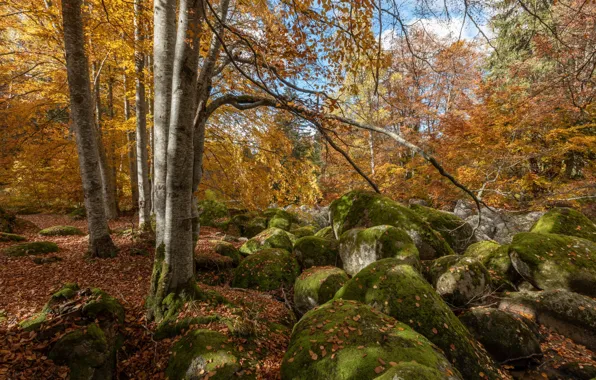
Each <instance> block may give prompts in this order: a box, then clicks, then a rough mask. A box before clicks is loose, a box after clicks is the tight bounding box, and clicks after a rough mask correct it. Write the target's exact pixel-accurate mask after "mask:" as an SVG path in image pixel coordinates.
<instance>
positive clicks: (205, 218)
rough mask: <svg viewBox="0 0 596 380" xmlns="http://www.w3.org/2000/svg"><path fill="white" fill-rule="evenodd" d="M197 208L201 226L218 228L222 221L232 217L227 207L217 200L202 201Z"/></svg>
mask: <svg viewBox="0 0 596 380" xmlns="http://www.w3.org/2000/svg"><path fill="white" fill-rule="evenodd" d="M197 208H198V211H199V223H200V224H201V226H211V227H218V226H219V224H218V223H219V222H220V221H221V220H222V219H226V218H229V216H230V214H229V212H228V208H227V207H226V205H225V204H223V203H221V202H218V201H215V200H210V199H206V200H201V201H199V202H198V203H197Z"/></svg>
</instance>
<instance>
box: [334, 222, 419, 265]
mask: <svg viewBox="0 0 596 380" xmlns="http://www.w3.org/2000/svg"><path fill="white" fill-rule="evenodd" d="M339 254H340V256H341V259H342V262H343V267H344V269H345V271H346V272H347V273H348V274H349V275H355V274H356V273H358V272H359V271H360V270H361V269H362V268H364V267H366V266H367V265H369V264H371V263H373V262H375V261H377V260H380V259H385V258H395V259H399V260H401V261H402V262H403V263H404V264H410V265H414V266H415V267H419V265H420V259H419V256H418V249H417V248H416V245H415V244H414V242H413V241H412V239H411V238H410V236H409V235H408V234H407V233H406V232H405V231H403V230H401V229H399V228H395V227H392V226H375V227H371V228H367V229H363V228H354V229H352V230H349V231H346V232H345V233H344V234H343V235H342V236H341V238H340V245H339Z"/></svg>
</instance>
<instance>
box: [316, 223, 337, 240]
mask: <svg viewBox="0 0 596 380" xmlns="http://www.w3.org/2000/svg"><path fill="white" fill-rule="evenodd" d="M315 236H316V237H322V238H325V239H329V240H335V234H334V233H333V228H332V227H331V226H327V227H324V228H321V229H320V230H318V231H317V233H316V234H315Z"/></svg>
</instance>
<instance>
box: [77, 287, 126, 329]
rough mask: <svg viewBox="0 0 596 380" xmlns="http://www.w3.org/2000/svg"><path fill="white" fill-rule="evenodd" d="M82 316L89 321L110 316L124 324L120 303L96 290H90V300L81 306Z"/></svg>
mask: <svg viewBox="0 0 596 380" xmlns="http://www.w3.org/2000/svg"><path fill="white" fill-rule="evenodd" d="M83 314H84V315H85V316H86V317H88V318H91V319H96V318H98V317H99V316H100V315H110V316H111V317H112V318H114V319H116V320H117V321H118V322H119V323H123V322H124V308H123V307H122V305H121V304H120V302H118V300H117V299H115V298H114V297H112V296H110V295H109V294H107V293H106V292H104V291H103V290H101V289H97V288H96V289H92V297H91V300H90V301H89V302H87V303H86V304H85V306H83Z"/></svg>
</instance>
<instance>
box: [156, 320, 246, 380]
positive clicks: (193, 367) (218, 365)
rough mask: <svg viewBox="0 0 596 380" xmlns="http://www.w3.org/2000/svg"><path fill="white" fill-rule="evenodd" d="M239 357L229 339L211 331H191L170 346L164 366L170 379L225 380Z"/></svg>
mask: <svg viewBox="0 0 596 380" xmlns="http://www.w3.org/2000/svg"><path fill="white" fill-rule="evenodd" d="M240 368H241V367H240V360H239V358H238V354H237V353H236V350H235V348H234V346H233V345H230V343H229V342H228V338H227V337H226V336H225V335H223V334H221V333H219V332H217V331H211V330H194V331H191V332H190V333H188V334H187V335H186V336H184V337H183V338H182V339H180V340H179V341H178V342H176V343H175V344H174V346H173V347H172V355H171V356H170V360H169V362H168V367H167V369H166V376H167V378H168V379H171V380H178V379H199V378H201V377H203V376H209V379H214V380H215V379H221V380H227V379H231V378H234V377H235V373H236V372H238V371H239V370H240Z"/></svg>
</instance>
